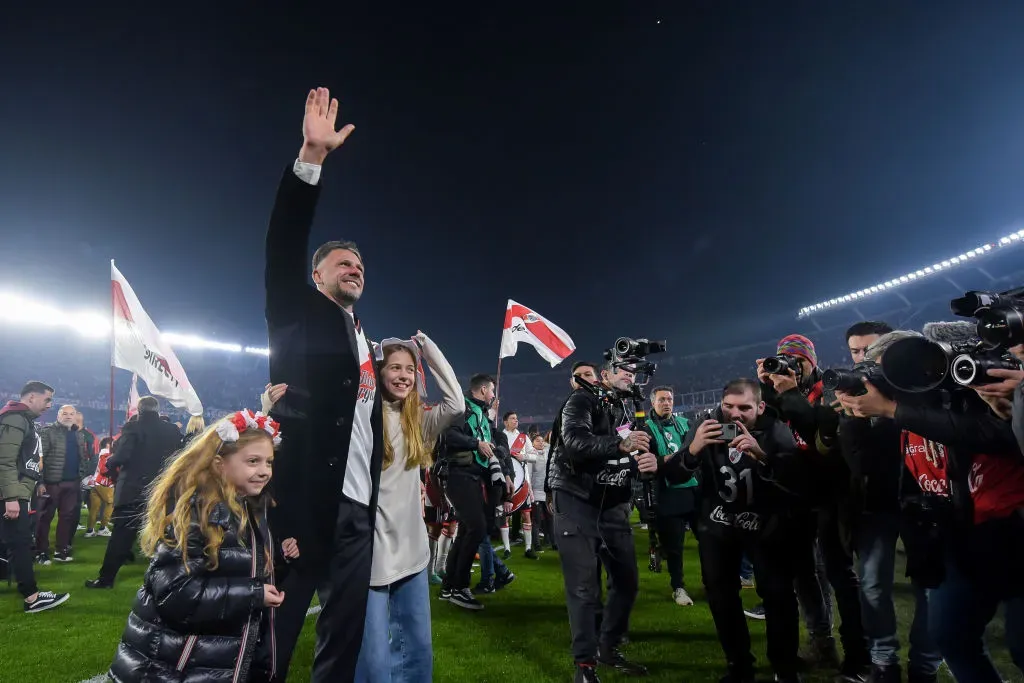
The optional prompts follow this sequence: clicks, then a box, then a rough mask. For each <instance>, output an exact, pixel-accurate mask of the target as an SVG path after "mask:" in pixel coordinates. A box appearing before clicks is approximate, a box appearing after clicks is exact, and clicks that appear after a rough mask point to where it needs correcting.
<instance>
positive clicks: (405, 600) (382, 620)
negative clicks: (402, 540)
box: [356, 569, 434, 683]
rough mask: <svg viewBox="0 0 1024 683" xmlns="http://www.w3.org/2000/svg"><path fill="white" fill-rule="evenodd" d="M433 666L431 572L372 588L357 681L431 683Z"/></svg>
mask: <svg viewBox="0 0 1024 683" xmlns="http://www.w3.org/2000/svg"><path fill="white" fill-rule="evenodd" d="M433 665H434V654H433V647H432V646H431V643H430V593H429V590H428V583H427V570H426V569H424V570H423V571H421V572H420V573H418V574H414V575H412V576H409V577H406V578H404V579H401V580H400V581H396V582H395V583H393V584H391V585H390V586H383V587H380V588H371V589H370V596H369V599H367V601H366V621H365V622H364V624H363V646H362V648H361V649H360V650H359V661H358V662H357V663H356V681H358V682H359V683H430V681H431V680H432V678H433Z"/></svg>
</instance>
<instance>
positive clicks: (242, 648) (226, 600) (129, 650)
mask: <svg viewBox="0 0 1024 683" xmlns="http://www.w3.org/2000/svg"><path fill="white" fill-rule="evenodd" d="M245 506H246V510H247V512H248V513H249V522H248V524H247V526H246V531H245V538H244V539H242V538H239V527H240V520H239V519H238V518H237V517H235V516H234V515H233V514H232V513H231V511H230V509H229V508H228V506H227V505H225V504H221V505H218V506H216V507H215V508H214V509H213V512H212V513H211V515H210V519H209V523H210V524H215V525H218V526H220V527H221V528H222V529H224V542H223V543H222V545H221V547H220V553H219V560H220V564H219V566H218V568H217V570H216V571H210V570H209V569H208V568H207V566H206V558H205V557H204V556H203V546H204V544H205V540H204V536H203V533H202V529H201V528H200V526H199V524H197V523H196V522H193V523H192V527H191V529H190V530H189V537H188V568H189V571H188V572H186V571H185V565H184V563H183V562H182V559H181V551H180V550H179V549H178V548H173V549H172V548H168V547H167V546H166V545H164V544H160V546H158V548H157V551H156V554H155V556H154V557H153V560H152V562H151V563H150V565H149V569H147V570H146V576H145V578H144V579H143V584H142V587H141V588H139V592H138V593H137V594H136V597H135V605H134V606H133V607H132V611H131V614H129V615H128V625H127V626H126V627H125V629H124V634H123V635H122V636H121V643H120V645H118V648H117V654H116V655H115V656H114V663H113V664H111V665H110V672H109V674H110V677H111V678H112V679H113V680H114V681H117V683H129V682H131V683H134V682H136V681H138V682H140V683H141V682H143V681H145V682H146V683H202V682H205V681H218V682H221V681H231V682H232V683H241V682H243V681H252V680H267V679H269V678H270V677H271V675H272V673H273V670H274V668H275V664H276V661H275V660H276V653H275V652H274V647H273V638H272V637H271V633H272V630H273V619H274V610H273V609H266V608H264V606H263V584H264V583H271V584H272V583H274V576H273V571H272V570H271V571H270V572H269V573H268V572H267V570H266V563H265V561H264V557H265V555H264V549H265V548H268V547H269V548H273V547H274V546H273V541H272V539H271V537H270V531H269V529H268V528H267V524H266V502H265V501H259V502H256V503H249V502H246V503H245ZM193 518H194V519H195V518H198V509H197V506H196V503H195V501H193ZM243 543H244V545H243ZM254 550H255V552H254Z"/></svg>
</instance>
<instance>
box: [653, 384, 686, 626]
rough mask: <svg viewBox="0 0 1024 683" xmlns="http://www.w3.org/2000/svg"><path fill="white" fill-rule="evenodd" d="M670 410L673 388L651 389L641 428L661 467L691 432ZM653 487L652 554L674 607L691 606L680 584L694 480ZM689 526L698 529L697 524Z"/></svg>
mask: <svg viewBox="0 0 1024 683" xmlns="http://www.w3.org/2000/svg"><path fill="white" fill-rule="evenodd" d="M672 406H673V395H672V387H667V386H661V387H655V388H654V389H652V390H651V408H653V410H652V412H651V415H650V416H649V417H648V418H647V419H646V420H645V421H644V423H643V425H642V427H641V429H643V431H644V432H645V433H646V434H647V435H648V436H650V442H651V452H652V453H654V454H655V455H656V456H658V460H659V462H660V463H661V464H662V465H664V464H665V463H666V462H670V461H671V460H673V459H676V458H678V455H677V453H678V452H679V450H680V449H681V448H682V446H683V443H684V440H685V438H686V436H687V434H689V430H690V425H689V422H687V420H686V418H685V417H678V416H676V415H673V414H672ZM659 469H661V468H660V467H659ZM652 485H654V486H656V487H657V489H656V491H657V506H656V508H655V510H654V511H653V512H654V519H652V520H650V521H649V524H650V526H651V529H652V533H651V540H652V543H651V545H652V546H653V548H652V553H653V552H660V553H661V554H662V555H664V557H665V562H666V564H667V565H668V574H669V578H670V580H671V582H672V599H673V600H675V603H676V604H677V605H680V606H687V605H692V604H693V599H692V598H691V597H690V595H689V594H688V593H687V592H686V587H685V585H684V584H683V543H684V541H685V539H686V523H687V522H688V521H690V520H691V519H693V517H694V513H695V511H696V509H697V490H698V489H697V478H696V477H692V476H691V477H690V478H689V479H686V480H685V481H681V482H675V483H673V482H669V481H668V480H667V479H666V478H665V477H658V479H657V481H656V482H655V483H654V484H652ZM641 519H645V518H641ZM645 521H646V520H645ZM691 526H692V527H693V528H696V527H697V525H696V523H694V524H692V525H691Z"/></svg>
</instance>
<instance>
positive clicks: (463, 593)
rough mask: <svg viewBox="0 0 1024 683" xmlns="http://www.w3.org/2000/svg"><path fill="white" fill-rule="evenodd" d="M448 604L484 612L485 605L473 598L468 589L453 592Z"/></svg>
mask: <svg viewBox="0 0 1024 683" xmlns="http://www.w3.org/2000/svg"><path fill="white" fill-rule="evenodd" d="M448 602H450V603H451V604H453V605H458V606H459V607H462V608H463V609H469V610H474V611H477V610H482V609H483V608H484V605H483V603H482V602H480V601H479V600H477V599H476V598H474V597H473V594H472V593H470V592H469V589H468V588H460V589H459V590H453V591H452V594H451V597H450V598H448Z"/></svg>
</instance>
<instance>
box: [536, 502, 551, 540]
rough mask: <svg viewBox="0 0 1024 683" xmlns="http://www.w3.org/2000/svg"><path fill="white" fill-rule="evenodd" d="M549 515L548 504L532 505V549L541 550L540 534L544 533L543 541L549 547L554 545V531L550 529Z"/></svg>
mask: <svg viewBox="0 0 1024 683" xmlns="http://www.w3.org/2000/svg"><path fill="white" fill-rule="evenodd" d="M551 522H552V519H551V513H550V512H548V504H547V503H544V502H539V501H538V502H536V503H534V504H533V547H534V548H535V549H536V550H540V549H541V540H540V534H541V532H543V533H544V540H545V541H547V542H548V544H549V545H555V536H554V530H553V529H552V527H551Z"/></svg>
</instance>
